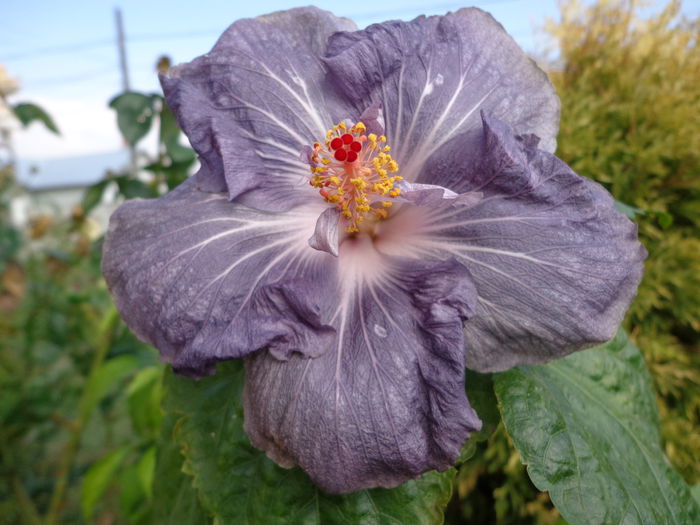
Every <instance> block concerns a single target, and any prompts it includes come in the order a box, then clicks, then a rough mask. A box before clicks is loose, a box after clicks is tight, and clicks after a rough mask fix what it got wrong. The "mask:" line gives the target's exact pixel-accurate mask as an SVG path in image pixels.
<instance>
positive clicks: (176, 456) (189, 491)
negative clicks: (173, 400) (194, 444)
mask: <svg viewBox="0 0 700 525" xmlns="http://www.w3.org/2000/svg"><path fill="white" fill-rule="evenodd" d="M178 419H180V416H177V415H175V414H166V416H165V418H164V419H163V429H162V434H161V440H160V442H159V443H158V452H157V456H158V458H157V460H156V473H155V483H154V484H153V506H154V509H153V514H154V518H155V519H154V520H153V523H167V524H168V525H205V524H208V523H211V520H210V519H209V518H208V517H207V514H206V512H205V511H204V509H203V508H202V505H201V503H200V502H199V498H198V497H197V491H196V490H195V489H194V487H193V486H192V481H193V480H192V477H190V476H189V475H187V474H185V473H184V472H183V470H182V467H183V462H184V458H183V456H182V454H180V447H179V446H178V445H177V443H175V440H174V439H173V430H174V427H175V423H176V422H177V420H178Z"/></svg>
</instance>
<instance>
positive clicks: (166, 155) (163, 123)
mask: <svg viewBox="0 0 700 525" xmlns="http://www.w3.org/2000/svg"><path fill="white" fill-rule="evenodd" d="M165 58H167V57H161V60H160V61H159V65H160V64H161V62H162V61H163V60H164V59H165ZM109 107H111V108H112V109H114V110H115V112H116V116H117V126H118V127H119V131H120V132H121V134H122V137H124V141H125V142H126V143H127V144H128V145H129V146H130V148H131V152H132V161H131V165H130V166H129V167H128V168H126V169H124V170H122V171H120V172H116V173H109V174H108V177H107V178H105V179H103V180H101V181H99V182H97V183H96V184H93V185H92V186H90V187H89V188H88V189H87V190H86V192H85V194H84V196H83V202H82V209H83V211H84V213H86V214H89V213H90V212H91V211H92V210H93V209H94V208H95V206H97V205H98V204H99V203H100V202H101V201H102V198H103V195H104V194H105V192H106V190H107V188H109V187H110V186H115V187H116V189H117V194H118V195H120V196H121V197H123V198H124V199H134V198H137V197H140V198H144V199H148V198H153V197H158V196H159V195H162V194H163V193H165V192H166V191H169V190H171V189H173V188H175V187H176V186H178V185H179V184H180V183H182V182H183V181H184V180H185V179H186V178H187V177H188V176H189V174H190V173H191V171H192V168H193V166H194V164H195V160H196V158H197V156H196V155H195V153H194V151H193V150H192V148H190V147H189V146H183V145H182V144H181V143H180V140H181V137H182V132H181V131H180V128H179V127H178V125H177V122H176V121H175V116H174V115H173V114H172V112H171V111H170V109H169V108H168V106H167V105H165V101H164V99H163V96H162V95H159V94H156V93H150V94H147V93H138V92H135V91H130V92H127V93H122V94H120V95H117V96H116V97H114V98H113V99H112V100H111V101H110V102H109ZM156 125H157V126H158V151H157V153H156V155H155V156H152V155H149V154H147V153H145V152H143V151H139V150H138V149H137V147H138V145H139V143H140V142H141V141H142V140H143V139H144V138H145V137H146V136H147V135H148V133H149V132H150V131H151V130H152V128H153V127H154V126H156Z"/></svg>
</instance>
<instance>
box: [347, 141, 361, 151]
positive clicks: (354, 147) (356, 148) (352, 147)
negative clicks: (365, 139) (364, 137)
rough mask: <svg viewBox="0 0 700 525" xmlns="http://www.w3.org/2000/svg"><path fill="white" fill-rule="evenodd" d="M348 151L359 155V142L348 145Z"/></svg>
mask: <svg viewBox="0 0 700 525" xmlns="http://www.w3.org/2000/svg"><path fill="white" fill-rule="evenodd" d="M350 149H351V150H352V151H354V152H355V153H359V152H360V151H362V144H360V143H359V142H357V141H355V142H353V143H352V144H350Z"/></svg>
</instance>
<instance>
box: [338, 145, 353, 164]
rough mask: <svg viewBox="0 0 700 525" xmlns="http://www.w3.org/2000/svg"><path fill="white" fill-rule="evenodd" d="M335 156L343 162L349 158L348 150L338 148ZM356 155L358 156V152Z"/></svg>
mask: <svg viewBox="0 0 700 525" xmlns="http://www.w3.org/2000/svg"><path fill="white" fill-rule="evenodd" d="M333 156H334V157H335V160H338V161H340V162H342V161H344V160H345V159H346V158H347V156H348V152H347V151H346V150H344V149H342V148H341V149H339V150H336V152H335V155H333ZM355 156H356V157H357V154H355Z"/></svg>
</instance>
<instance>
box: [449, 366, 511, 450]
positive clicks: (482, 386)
mask: <svg viewBox="0 0 700 525" xmlns="http://www.w3.org/2000/svg"><path fill="white" fill-rule="evenodd" d="M466 386H467V397H468V398H469V404H470V405H471V406H472V408H473V409H474V410H476V413H477V414H478V415H479V419H481V423H482V426H481V430H479V431H478V432H474V433H472V435H471V437H470V438H469V440H468V441H467V442H466V443H465V444H464V446H463V447H462V452H461V454H460V457H459V459H460V461H466V460H468V459H470V458H471V457H472V456H473V455H474V453H475V452H476V448H477V444H478V443H480V442H482V441H486V440H487V439H488V438H489V436H491V434H492V433H493V431H494V430H496V427H497V426H498V423H499V422H500V421H501V413H500V412H499V411H498V400H497V399H496V394H495V392H494V391H493V376H492V374H479V373H478V372H473V371H472V370H467V377H466Z"/></svg>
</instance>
